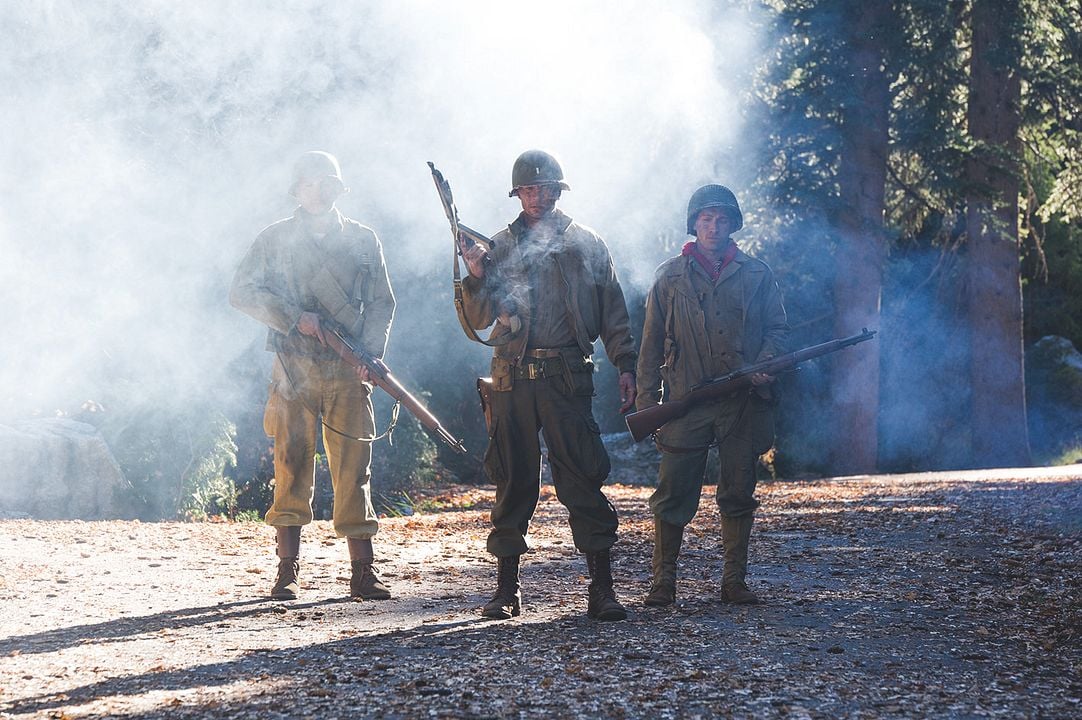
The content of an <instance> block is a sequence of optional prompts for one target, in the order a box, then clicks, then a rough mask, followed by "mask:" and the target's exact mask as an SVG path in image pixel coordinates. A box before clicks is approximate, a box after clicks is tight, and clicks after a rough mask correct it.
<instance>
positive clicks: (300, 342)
mask: <svg viewBox="0 0 1082 720" xmlns="http://www.w3.org/2000/svg"><path fill="white" fill-rule="evenodd" d="M334 214H335V220H336V222H335V223H333V224H332V228H331V230H330V232H328V233H327V234H326V235H325V236H323V237H317V236H316V234H315V233H314V232H313V231H312V228H311V225H310V221H309V216H308V214H307V213H306V212H305V211H304V210H302V209H300V208H298V209H297V211H296V212H295V213H294V215H293V217H291V218H287V219H285V220H280V221H278V222H276V223H274V224H273V225H270V226H269V227H267V228H266V229H264V230H263V232H261V233H260V234H259V236H258V237H257V238H256V240H255V242H254V243H253V244H252V246H251V248H250V249H249V250H248V253H247V255H245V256H244V259H243V260H242V261H241V263H240V267H238V268H237V272H236V275H235V276H234V278H233V286H232V288H231V289H230V293H229V300H230V302H231V303H232V304H233V305H234V306H235V307H236V308H238V309H240V310H242V311H243V312H245V313H247V314H248V315H251V316H252V317H254V318H255V319H256V320H259V321H260V322H262V323H264V324H265V325H267V326H268V327H269V328H270V330H269V333H268V336H267V349H268V350H274V351H280V352H288V353H298V354H302V355H307V356H310V357H315V358H321V359H332V358H335V357H337V355H335V353H334V351H333V350H331V349H330V348H327V347H324V346H323V345H321V344H320V343H319V341H318V340H316V339H315V338H312V337H308V336H305V335H301V334H300V333H299V332H298V331H297V321H298V320H299V319H300V316H301V313H302V312H305V311H309V312H315V313H318V314H319V315H320V319H321V320H322V321H333V322H334V323H335V324H337V325H338V326H339V327H341V328H343V329H344V331H345V332H346V333H347V334H348V335H349V336H350V337H351V338H352V339H353V340H354V341H355V342H356V343H358V344H359V345H360V347H362V348H363V349H365V350H366V351H368V352H369V353H371V354H372V355H374V356H376V357H382V356H383V353H384V351H385V350H386V348H387V336H388V333H389V332H390V328H391V319H392V318H393V316H394V309H395V300H394V294H393V293H392V292H391V284H390V281H389V280H388V278H387V267H386V265H385V263H384V260H383V247H382V245H381V244H380V241H379V238H377V237H376V233H375V232H373V231H372V229H371V228H368V227H366V226H364V225H361V224H360V223H358V222H355V221H353V220H350V219H349V218H346V217H343V216H342V215H341V213H339V212H338V210H337V209H336V210H334Z"/></svg>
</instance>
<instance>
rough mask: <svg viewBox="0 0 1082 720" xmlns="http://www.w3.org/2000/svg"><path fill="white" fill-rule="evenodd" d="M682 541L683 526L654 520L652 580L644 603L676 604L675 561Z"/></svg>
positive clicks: (659, 605) (658, 604) (654, 604)
mask: <svg viewBox="0 0 1082 720" xmlns="http://www.w3.org/2000/svg"><path fill="white" fill-rule="evenodd" d="M683 541H684V526H683V525H673V524H671V523H667V522H665V521H664V520H662V519H661V518H654V561H653V571H654V579H653V582H652V583H651V584H650V594H649V595H647V596H646V600H644V602H645V603H646V604H647V605H653V606H654V607H664V606H665V605H672V604H673V603H674V602H676V559H677V557H679V555H680V545H681V543H683Z"/></svg>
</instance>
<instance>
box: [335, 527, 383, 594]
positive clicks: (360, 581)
mask: <svg viewBox="0 0 1082 720" xmlns="http://www.w3.org/2000/svg"><path fill="white" fill-rule="evenodd" d="M346 545H347V546H348V547H349V566H350V571H351V572H350V577H349V596H350V597H355V598H361V599H362V600H390V599H391V591H390V589H388V587H387V586H386V585H384V584H383V582H382V581H381V580H380V579H379V575H377V574H376V568H375V567H374V566H373V564H372V563H373V562H374V560H375V553H374V551H373V549H372V540H371V538H346Z"/></svg>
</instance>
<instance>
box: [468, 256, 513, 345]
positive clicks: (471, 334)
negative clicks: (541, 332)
mask: <svg viewBox="0 0 1082 720" xmlns="http://www.w3.org/2000/svg"><path fill="white" fill-rule="evenodd" d="M451 244H452V246H453V248H454V249H453V251H452V252H453V254H452V258H451V266H452V268H453V271H454V272H453V275H454V289H455V312H456V313H458V324H459V325H461V326H462V330H463V332H465V333H466V337H468V338H469V339H470V340H474V341H476V342H479V343H481V344H482V345H486V346H488V347H499V346H500V345H506V344H507V343H509V342H511V341H512V340H514V339H515V338H516V337H518V334H519V332H521V331H522V328H519V330H518V331H512V332H509V333H507V334H506V335H504V336H501V337H499V338H497V339H495V340H494V339H493V335H495V334H496V331H495V329H493V331H492V335H489V338H488V340H485V339H484V338H482V337H481V336H480V335H478V334H477V330H475V329H474V327H473V325H471V324H470V321H469V319H467V318H466V302H465V300H464V299H463V297H462V270H461V268H460V267H459V265H458V238H457V237H456V238H452V243H451Z"/></svg>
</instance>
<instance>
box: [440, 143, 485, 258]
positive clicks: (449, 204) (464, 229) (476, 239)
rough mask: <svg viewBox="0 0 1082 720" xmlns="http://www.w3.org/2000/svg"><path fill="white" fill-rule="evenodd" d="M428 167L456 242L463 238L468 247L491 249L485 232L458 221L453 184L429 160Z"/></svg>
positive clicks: (463, 242)
mask: <svg viewBox="0 0 1082 720" xmlns="http://www.w3.org/2000/svg"><path fill="white" fill-rule="evenodd" d="M428 167H429V169H430V170H432V182H434V183H436V192H438V193H439V194H440V202H441V203H443V212H444V214H445V215H447V222H449V223H451V234H452V235H454V236H455V243H456V244H457V243H458V241H459V238H461V239H462V244H463V245H465V246H466V247H473V246H474V245H478V244H479V245H480V246H481V247H483V248H484V249H485V250H491V249H492V243H491V241H489V239H488V238H487V237H485V236H484V234H482V233H479V232H477V231H476V230H474V229H473V228H471V227H468V226H466V225H463V224H462V223H460V222H459V221H458V208H457V207H455V198H454V196H453V195H452V194H451V184H450V183H448V182H447V180H446V179H445V178H444V177H443V173H441V172H440V171H439V170H437V169H436V166H435V165H434V164H433V163H431V162H429V163H428ZM459 254H461V253H459Z"/></svg>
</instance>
